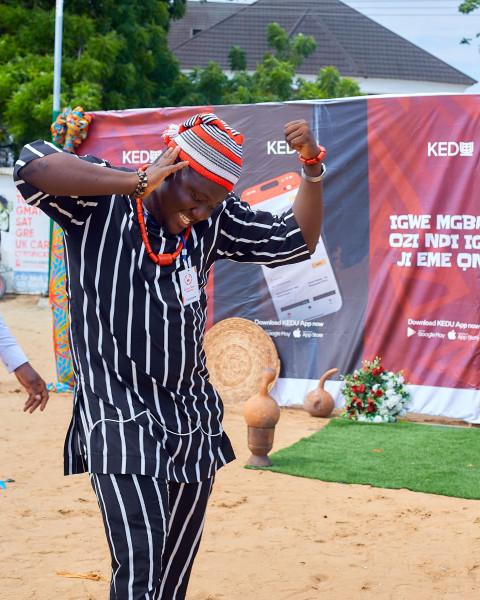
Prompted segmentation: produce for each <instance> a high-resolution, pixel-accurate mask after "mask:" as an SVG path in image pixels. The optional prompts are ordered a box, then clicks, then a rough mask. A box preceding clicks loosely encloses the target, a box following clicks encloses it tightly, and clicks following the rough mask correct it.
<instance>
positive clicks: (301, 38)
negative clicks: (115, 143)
mask: <svg viewBox="0 0 480 600" xmlns="http://www.w3.org/2000/svg"><path fill="white" fill-rule="evenodd" d="M266 33H267V42H268V46H269V48H270V49H271V52H266V53H265V54H264V56H263V57H262V61H261V62H260V63H258V64H257V68H256V70H255V71H254V72H253V73H252V74H249V73H247V71H246V53H245V52H244V50H242V49H241V48H239V47H238V46H233V47H232V49H231V50H230V52H229V55H228V58H229V61H230V68H231V69H232V71H235V74H234V76H233V77H232V78H231V79H228V78H226V77H222V76H221V75H220V73H221V70H220V67H218V66H217V65H215V63H212V62H210V63H209V64H208V65H207V66H206V67H205V68H204V69H201V68H200V67H197V68H196V69H194V70H193V72H192V73H191V75H190V78H189V79H190V82H191V84H192V87H191V88H190V89H187V88H186V87H185V82H184V81H183V82H182V80H181V78H179V79H178V80H177V81H176V82H175V84H174V88H175V90H176V91H177V92H178V93H177V96H176V97H177V98H178V99H179V102H180V103H181V104H183V105H185V106H186V105H190V104H195V103H200V104H246V103H255V102H283V101H287V100H294V99H299V100H306V99H315V98H344V97H347V96H359V95H360V88H359V86H358V84H357V83H356V82H355V81H354V80H353V79H348V78H342V77H340V74H339V73H338V71H337V70H336V69H335V68H334V67H327V68H325V69H322V70H321V71H320V72H319V74H318V77H317V79H316V81H315V82H307V81H305V80H303V79H300V78H297V77H296V71H297V70H298V68H299V67H300V66H301V64H302V62H303V60H304V59H305V58H307V57H308V56H310V55H311V54H313V52H315V49H316V42H315V40H314V38H313V37H311V36H310V37H307V36H305V35H303V34H302V33H299V34H297V35H296V36H295V37H294V38H293V39H290V38H289V37H288V36H287V34H286V32H285V31H284V30H283V29H282V28H281V27H280V25H278V24H277V23H270V24H269V25H268V27H267V32H266ZM215 67H216V68H215ZM297 88H298V89H297ZM182 91H183V94H182Z"/></svg>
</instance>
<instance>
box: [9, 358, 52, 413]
mask: <svg viewBox="0 0 480 600" xmlns="http://www.w3.org/2000/svg"><path fill="white" fill-rule="evenodd" d="M14 373H15V375H16V377H17V379H18V381H19V382H20V383H21V384H22V385H23V387H24V388H25V389H26V390H27V392H28V399H27V401H26V402H25V406H24V407H23V411H24V412H26V411H27V410H29V412H30V413H33V411H34V410H35V409H37V408H38V407H40V410H42V411H43V410H45V406H46V405H47V400H48V391H47V386H46V385H45V382H44V381H43V379H42V378H41V377H40V375H39V374H38V373H37V372H36V371H35V369H34V368H33V367H32V366H31V365H30V363H28V362H26V363H23V365H20V366H19V367H17V368H16V369H15V371H14Z"/></svg>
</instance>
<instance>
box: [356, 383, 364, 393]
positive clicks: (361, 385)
mask: <svg viewBox="0 0 480 600" xmlns="http://www.w3.org/2000/svg"><path fill="white" fill-rule="evenodd" d="M365 389H366V388H365V385H364V384H363V383H362V384H360V385H359V386H358V387H357V392H358V393H359V394H364V393H365Z"/></svg>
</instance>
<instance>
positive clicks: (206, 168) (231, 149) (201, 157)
mask: <svg viewBox="0 0 480 600" xmlns="http://www.w3.org/2000/svg"><path fill="white" fill-rule="evenodd" d="M163 138H164V140H165V143H166V144H167V146H169V147H170V148H175V147H176V146H180V153H179V156H180V158H181V159H182V160H188V161H189V164H190V166H191V167H192V169H195V171H197V172H198V173H200V174H201V175H203V176H204V177H206V178H207V179H210V180H211V181H215V183H218V184H220V185H221V186H223V187H224V188H226V189H227V190H228V191H229V192H231V191H232V190H233V186H234V185H235V184H236V183H237V181H238V178H239V177H240V171H241V169H242V142H243V135H242V134H241V133H239V132H238V131H235V129H232V128H231V127H229V126H228V125H227V124H226V123H225V121H222V120H221V119H219V118H218V117H217V116H216V115H214V114H212V113H204V114H199V115H195V116H194V117H190V119H187V120H186V121H184V122H183V123H182V124H181V125H170V126H169V127H167V129H166V130H165V131H164V133H163Z"/></svg>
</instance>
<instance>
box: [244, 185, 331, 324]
mask: <svg viewBox="0 0 480 600" xmlns="http://www.w3.org/2000/svg"><path fill="white" fill-rule="evenodd" d="M299 186H300V175H298V173H285V174H284V175H280V176H279V177H276V178H275V179H270V180H269V181H265V182H263V183H261V184H259V185H256V186H253V187H251V188H248V189H247V190H245V191H244V192H243V194H242V200H244V201H245V202H248V204H250V206H251V207H252V209H253V210H266V211H268V212H271V213H273V214H276V215H280V214H282V213H283V212H285V211H286V210H288V209H289V208H290V207H291V206H292V203H293V201H294V200H295V196H296V195H297V191H298V188H299ZM262 271H263V274H264V277H265V280H266V282H267V286H268V290H269V292H270V296H271V298H272V301H273V304H274V306H275V310H276V312H277V317H278V319H279V320H296V321H297V320H303V321H307V320H312V319H316V318H318V317H322V316H324V315H328V314H331V313H334V312H336V311H337V310H339V309H340V308H341V306H342V296H341V294H340V289H339V287H338V282H337V279H336V277H335V273H334V271H333V268H332V264H331V262H330V258H329V256H328V252H327V249H326V247H325V243H324V241H323V238H322V236H320V239H319V240H318V244H317V247H316V249H315V252H314V253H313V254H312V256H311V257H310V260H307V261H304V262H301V263H296V264H294V265H284V266H282V267H276V268H274V269H269V268H268V267H265V266H264V265H262Z"/></svg>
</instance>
